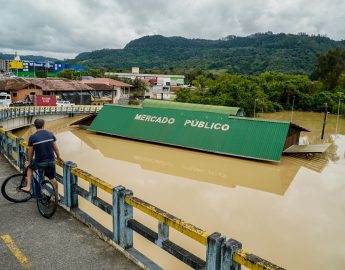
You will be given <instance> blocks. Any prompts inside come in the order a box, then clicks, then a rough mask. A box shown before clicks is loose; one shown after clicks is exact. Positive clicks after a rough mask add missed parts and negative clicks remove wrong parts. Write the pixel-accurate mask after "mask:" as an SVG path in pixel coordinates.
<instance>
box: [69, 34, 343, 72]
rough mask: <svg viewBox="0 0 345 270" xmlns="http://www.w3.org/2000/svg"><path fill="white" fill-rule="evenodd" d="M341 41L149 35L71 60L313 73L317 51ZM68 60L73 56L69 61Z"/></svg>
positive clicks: (102, 65) (93, 64)
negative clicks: (114, 47)
mask: <svg viewBox="0 0 345 270" xmlns="http://www.w3.org/2000/svg"><path fill="white" fill-rule="evenodd" d="M337 46H339V47H342V48H344V49H345V41H334V40H331V39H330V38H328V37H325V36H320V35H318V36H309V35H306V34H299V35H293V34H284V33H281V34H273V33H271V32H267V33H258V34H254V35H250V36H247V37H237V36H228V37H226V38H223V39H219V40H206V39H187V38H183V37H164V36H160V35H155V36H145V37H142V38H139V39H136V40H133V41H131V42H129V43H128V44H127V45H126V46H125V47H124V48H123V49H103V50H97V51H93V52H84V53H81V54H79V55H78V56H77V57H76V58H75V59H74V60H72V62H74V63H77V64H80V65H83V66H88V67H92V68H105V69H107V70H116V69H130V68H131V67H133V66H138V67H140V68H141V69H159V70H169V69H170V70H171V69H185V68H187V69H188V68H200V69H206V70H207V69H208V70H214V69H216V70H220V69H222V70H224V69H225V70H227V71H229V72H231V73H239V74H259V73H262V72H265V71H280V72H285V73H290V74H309V73H310V72H311V69H312V67H313V65H314V63H315V60H316V57H315V54H316V53H325V52H326V51H327V50H329V49H330V48H334V47H337ZM69 62H70V61H69Z"/></svg>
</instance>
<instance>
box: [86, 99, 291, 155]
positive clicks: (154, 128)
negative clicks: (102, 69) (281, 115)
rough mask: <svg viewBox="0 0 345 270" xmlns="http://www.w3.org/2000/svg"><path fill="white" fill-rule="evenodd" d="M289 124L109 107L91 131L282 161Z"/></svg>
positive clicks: (195, 113)
mask: <svg viewBox="0 0 345 270" xmlns="http://www.w3.org/2000/svg"><path fill="white" fill-rule="evenodd" d="M289 126H290V123H289V122H278V121H269V120H257V119H253V118H244V117H229V116H227V115H224V114H220V113H213V112H207V113H205V112H199V111H189V110H176V109H166V108H163V109H162V108H152V107H144V108H138V107H136V108H135V107H124V106H114V105H106V106H104V107H103V108H102V110H101V111H100V112H99V114H98V115H97V117H96V118H95V120H94V121H93V122H92V124H91V126H90V128H89V130H91V131H96V132H100V133H105V134H110V135H116V136H121V137H125V138H131V139H137V140H144V141H149V142H156V143H162V144H168V145H175V146H180V147H186V148H192V149H198V150H203V151H208V152H213V153H221V154H225V155H232V156H239V157H246V158H252V159H260V160H270V161H279V160H280V158H281V155H282V152H283V147H284V143H285V140H286V136H287V134H288V130H289Z"/></svg>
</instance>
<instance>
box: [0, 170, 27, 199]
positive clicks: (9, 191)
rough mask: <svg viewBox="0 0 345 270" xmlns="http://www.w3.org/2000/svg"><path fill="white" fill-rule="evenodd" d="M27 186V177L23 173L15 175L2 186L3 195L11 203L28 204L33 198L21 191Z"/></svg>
mask: <svg viewBox="0 0 345 270" xmlns="http://www.w3.org/2000/svg"><path fill="white" fill-rule="evenodd" d="M25 186H26V175H25V174H23V173H17V174H14V175H12V176H10V177H8V178H6V179H5V181H4V182H3V183H2V185H1V193H2V195H3V196H4V197H5V198H6V199H7V200H9V201H10V202H15V203H19V202H26V201H28V200H30V199H31V198H32V196H31V194H30V193H26V192H24V191H21V190H20V189H21V188H22V187H25Z"/></svg>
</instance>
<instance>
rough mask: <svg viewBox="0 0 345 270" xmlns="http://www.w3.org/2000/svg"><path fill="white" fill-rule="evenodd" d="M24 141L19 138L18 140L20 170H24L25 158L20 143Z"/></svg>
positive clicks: (17, 149) (17, 151)
mask: <svg viewBox="0 0 345 270" xmlns="http://www.w3.org/2000/svg"><path fill="white" fill-rule="evenodd" d="M22 141H24V139H23V138H22V137H17V139H16V153H17V166H18V168H19V169H20V170H22V169H23V168H24V158H23V152H24V149H23V146H21V145H20V142H22Z"/></svg>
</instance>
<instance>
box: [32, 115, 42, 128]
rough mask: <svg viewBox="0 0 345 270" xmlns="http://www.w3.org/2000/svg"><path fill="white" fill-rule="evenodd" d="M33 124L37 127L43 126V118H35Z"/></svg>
mask: <svg viewBox="0 0 345 270" xmlns="http://www.w3.org/2000/svg"><path fill="white" fill-rule="evenodd" d="M34 125H35V127H36V128H37V129H40V128H43V126H44V120H43V119H41V118H37V119H36V120H35V122H34Z"/></svg>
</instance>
